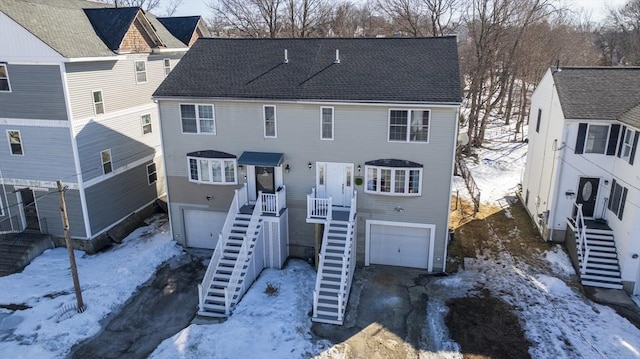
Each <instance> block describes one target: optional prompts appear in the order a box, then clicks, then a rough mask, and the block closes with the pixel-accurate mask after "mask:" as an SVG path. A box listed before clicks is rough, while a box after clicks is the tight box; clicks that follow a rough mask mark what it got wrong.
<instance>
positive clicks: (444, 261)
mask: <svg viewBox="0 0 640 359" xmlns="http://www.w3.org/2000/svg"><path fill="white" fill-rule="evenodd" d="M459 119H460V106H458V108H457V110H456V119H455V127H454V128H455V130H456V131H455V136H453V146H451V147H453V154H452V155H451V164H452V166H451V171H450V173H449V175H450V176H451V181H449V205H448V207H447V228H446V230H445V238H444V253H443V255H444V257H442V272H443V273H444V272H445V271H446V270H447V249H448V246H449V222H450V221H451V186H452V185H453V171H454V170H455V167H456V165H455V161H456V150H457V146H456V145H457V143H458V131H459V130H460V128H459V127H458V125H459V124H458V121H459ZM431 265H432V266H433V258H431Z"/></svg>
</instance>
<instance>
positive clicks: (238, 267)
mask: <svg viewBox="0 0 640 359" xmlns="http://www.w3.org/2000/svg"><path fill="white" fill-rule="evenodd" d="M261 208H262V192H259V193H258V196H257V200H256V204H255V207H254V209H253V213H252V215H251V219H250V220H249V225H248V226H247V231H246V234H245V235H244V237H243V239H242V246H241V247H240V252H239V253H238V257H237V259H236V262H235V264H234V266H233V271H232V272H231V277H230V278H229V283H228V285H227V288H228V289H229V293H230V294H229V295H230V296H231V298H230V299H229V301H228V303H225V306H226V310H227V311H228V312H230V311H231V306H233V305H235V304H236V303H237V302H238V300H240V298H242V295H243V294H244V293H245V292H246V291H247V289H248V287H247V282H248V281H249V280H248V278H246V277H245V275H246V273H247V271H249V270H250V267H251V264H252V263H251V261H252V260H253V247H250V246H251V244H252V243H253V242H254V241H255V239H256V238H257V237H258V236H259V235H260V234H261V233H260V232H259V228H258V225H259V223H260V215H261ZM256 232H258V233H256ZM245 265H246V266H247V268H244V266H245ZM254 275H255V273H254ZM241 280H242V283H240V281H241ZM250 281H251V282H253V278H252V279H251V280H250ZM236 293H237V297H236V298H234V297H235V296H236Z"/></svg>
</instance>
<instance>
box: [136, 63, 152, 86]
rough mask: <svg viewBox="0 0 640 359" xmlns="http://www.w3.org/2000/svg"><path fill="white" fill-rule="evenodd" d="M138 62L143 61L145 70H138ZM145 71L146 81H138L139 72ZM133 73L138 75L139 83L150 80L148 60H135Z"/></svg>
mask: <svg viewBox="0 0 640 359" xmlns="http://www.w3.org/2000/svg"><path fill="white" fill-rule="evenodd" d="M138 62H142V63H143V64H144V71H138ZM143 72H144V81H138V74H139V73H143ZM133 73H134V76H135V77H136V83H137V84H146V83H147V81H149V78H148V77H147V76H148V73H147V61H146V60H135V61H134V62H133Z"/></svg>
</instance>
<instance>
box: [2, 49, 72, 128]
mask: <svg viewBox="0 0 640 359" xmlns="http://www.w3.org/2000/svg"><path fill="white" fill-rule="evenodd" d="M0 60H1V59H0ZM7 71H8V72H9V81H10V83H11V92H0V118H2V117H4V118H27V119H36V120H57V121H66V120H67V119H68V117H67V108H66V104H65V100H64V92H63V87H62V79H61V76H60V67H59V66H55V65H12V64H8V65H7Z"/></svg>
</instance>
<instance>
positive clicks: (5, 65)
mask: <svg viewBox="0 0 640 359" xmlns="http://www.w3.org/2000/svg"><path fill="white" fill-rule="evenodd" d="M0 66H2V67H4V73H5V74H7V77H6V78H7V86H9V89H8V90H0V92H7V93H9V92H11V80H10V79H9V68H8V67H7V64H0Z"/></svg>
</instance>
